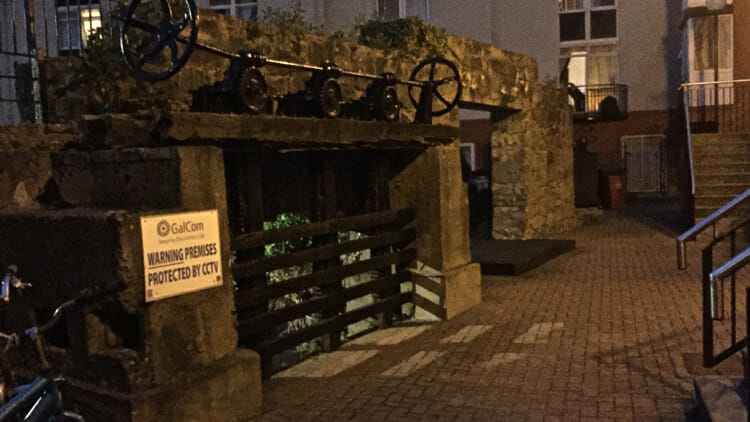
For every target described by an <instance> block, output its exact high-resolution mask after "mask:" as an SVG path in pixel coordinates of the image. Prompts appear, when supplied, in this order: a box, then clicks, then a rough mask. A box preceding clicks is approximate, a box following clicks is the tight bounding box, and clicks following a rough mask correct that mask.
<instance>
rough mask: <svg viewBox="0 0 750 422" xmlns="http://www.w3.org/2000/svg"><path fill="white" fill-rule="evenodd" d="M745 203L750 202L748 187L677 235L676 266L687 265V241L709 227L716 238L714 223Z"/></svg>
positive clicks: (682, 267) (684, 266) (683, 267)
mask: <svg viewBox="0 0 750 422" xmlns="http://www.w3.org/2000/svg"><path fill="white" fill-rule="evenodd" d="M745 203H750V189H748V190H746V191H745V192H742V193H741V194H739V195H737V196H736V197H735V198H734V199H732V200H731V201H729V202H727V203H726V204H725V205H724V206H722V207H721V208H719V209H718V210H716V211H714V212H713V213H711V215H709V216H708V217H706V218H704V219H703V220H701V222H700V223H698V224H696V225H694V226H693V227H691V228H690V229H688V230H687V231H686V232H684V233H682V234H681V235H679V236H678V237H677V268H679V269H681V270H684V269H685V268H686V267H687V257H686V255H687V242H689V241H691V240H695V239H696V238H697V237H698V235H700V234H701V233H703V232H704V231H706V230H707V229H709V228H712V229H713V232H714V233H713V237H714V239H716V238H717V237H718V235H717V229H716V224H717V223H718V222H719V220H721V219H722V218H724V217H726V216H727V215H729V214H730V213H731V212H732V211H733V210H734V209H736V208H737V207H739V206H740V205H742V204H745Z"/></svg>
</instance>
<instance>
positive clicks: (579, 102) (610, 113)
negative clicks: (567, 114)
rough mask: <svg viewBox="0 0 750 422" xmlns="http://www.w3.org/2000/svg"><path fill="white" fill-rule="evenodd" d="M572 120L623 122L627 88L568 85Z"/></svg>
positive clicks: (607, 85) (626, 103)
mask: <svg viewBox="0 0 750 422" xmlns="http://www.w3.org/2000/svg"><path fill="white" fill-rule="evenodd" d="M568 97H569V99H570V104H571V105H572V106H573V118H574V119H576V120H588V121H598V122H603V121H614V120H625V119H626V118H627V117H628V86H627V85H623V84H605V85H583V86H576V85H573V84H568Z"/></svg>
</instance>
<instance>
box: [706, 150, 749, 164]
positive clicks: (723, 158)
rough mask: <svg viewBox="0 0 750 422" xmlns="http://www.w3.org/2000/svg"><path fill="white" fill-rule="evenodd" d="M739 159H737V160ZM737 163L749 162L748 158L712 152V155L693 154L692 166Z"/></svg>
mask: <svg viewBox="0 0 750 422" xmlns="http://www.w3.org/2000/svg"><path fill="white" fill-rule="evenodd" d="M738 158H739V159H738ZM737 161H743V162H744V161H750V156H748V157H745V156H744V155H740V156H738V155H737V154H729V153H724V152H712V153H700V154H696V153H693V166H699V165H711V164H732V163H735V162H737Z"/></svg>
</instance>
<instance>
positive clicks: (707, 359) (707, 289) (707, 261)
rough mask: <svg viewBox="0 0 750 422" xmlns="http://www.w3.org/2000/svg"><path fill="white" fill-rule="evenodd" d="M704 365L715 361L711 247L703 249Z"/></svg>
mask: <svg viewBox="0 0 750 422" xmlns="http://www.w3.org/2000/svg"><path fill="white" fill-rule="evenodd" d="M702 255H703V256H702V258H703V259H702V267H703V268H702V269H703V271H702V274H703V283H702V284H703V366H704V367H706V368H709V367H711V366H713V361H714V329H713V328H714V327H713V319H712V318H711V280H710V279H709V274H711V270H712V268H711V267H713V251H712V250H711V247H708V248H706V249H704V250H703V254H702Z"/></svg>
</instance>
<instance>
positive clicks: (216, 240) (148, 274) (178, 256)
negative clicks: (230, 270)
mask: <svg viewBox="0 0 750 422" xmlns="http://www.w3.org/2000/svg"><path fill="white" fill-rule="evenodd" d="M141 240H142V242H143V275H144V280H145V283H146V302H153V301H156V300H161V299H165V298H168V297H172V296H177V295H181V294H185V293H190V292H195V291H198V290H203V289H208V288H210V287H217V286H221V285H222V283H223V280H222V269H221V239H220V236H219V216H218V214H217V212H216V210H210V211H198V212H186V213H180V214H165V215H150V216H148V217H141Z"/></svg>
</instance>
